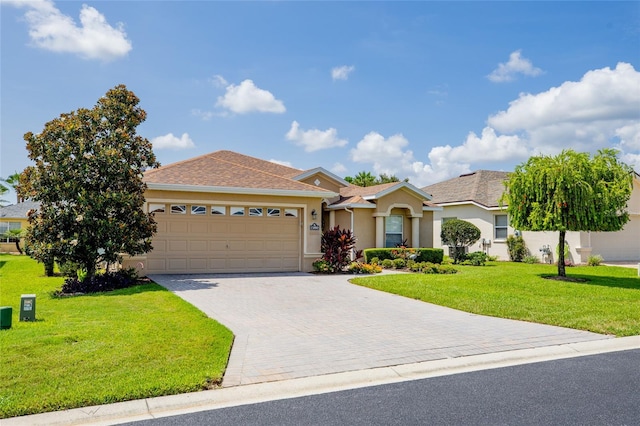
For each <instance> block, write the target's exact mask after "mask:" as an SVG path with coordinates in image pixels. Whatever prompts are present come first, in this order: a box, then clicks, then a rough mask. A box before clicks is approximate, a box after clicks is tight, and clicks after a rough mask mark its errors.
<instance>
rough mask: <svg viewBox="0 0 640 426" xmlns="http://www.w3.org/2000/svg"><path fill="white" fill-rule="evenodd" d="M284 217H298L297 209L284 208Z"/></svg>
mask: <svg viewBox="0 0 640 426" xmlns="http://www.w3.org/2000/svg"><path fill="white" fill-rule="evenodd" d="M284 215H285V217H298V209H284Z"/></svg>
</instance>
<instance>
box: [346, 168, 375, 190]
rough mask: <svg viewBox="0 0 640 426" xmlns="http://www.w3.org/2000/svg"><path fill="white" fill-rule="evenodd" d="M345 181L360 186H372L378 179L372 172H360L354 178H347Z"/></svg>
mask: <svg viewBox="0 0 640 426" xmlns="http://www.w3.org/2000/svg"><path fill="white" fill-rule="evenodd" d="M345 180H346V181H347V182H349V183H352V184H354V185H358V186H372V185H375V184H376V177H375V176H374V175H372V174H371V172H365V171H362V172H358V174H357V175H355V176H354V177H351V176H347V177H346V178H345Z"/></svg>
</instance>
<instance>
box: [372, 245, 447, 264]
mask: <svg viewBox="0 0 640 426" xmlns="http://www.w3.org/2000/svg"><path fill="white" fill-rule="evenodd" d="M402 250H403V249H402V248H369V249H365V250H364V261H365V262H366V263H372V261H373V259H374V258H376V257H377V258H378V260H379V261H383V260H385V259H392V260H393V259H395V258H396V257H398V256H394V252H396V253H401V252H402ZM407 251H411V252H410V255H409V256H411V254H415V258H414V259H413V260H415V261H416V262H433V263H442V259H443V257H444V250H442V249H440V248H409V249H407V248H405V249H404V253H407Z"/></svg>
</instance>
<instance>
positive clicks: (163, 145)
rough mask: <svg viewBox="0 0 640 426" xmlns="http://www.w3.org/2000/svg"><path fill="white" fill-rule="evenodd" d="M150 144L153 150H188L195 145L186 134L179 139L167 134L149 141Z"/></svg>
mask: <svg viewBox="0 0 640 426" xmlns="http://www.w3.org/2000/svg"><path fill="white" fill-rule="evenodd" d="M151 144H152V145H153V148H154V149H173V150H179V149H188V148H193V147H194V146H195V145H194V143H193V141H192V140H191V138H190V137H189V134H188V133H183V134H182V136H181V137H179V138H178V137H177V136H174V135H173V133H167V134H166V135H164V136H158V137H156V138H153V139H151Z"/></svg>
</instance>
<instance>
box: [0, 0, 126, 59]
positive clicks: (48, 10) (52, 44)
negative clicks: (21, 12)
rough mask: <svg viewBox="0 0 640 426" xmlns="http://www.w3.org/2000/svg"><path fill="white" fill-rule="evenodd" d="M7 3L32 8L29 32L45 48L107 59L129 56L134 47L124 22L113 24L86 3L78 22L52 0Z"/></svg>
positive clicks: (26, 0) (27, 17)
mask: <svg viewBox="0 0 640 426" xmlns="http://www.w3.org/2000/svg"><path fill="white" fill-rule="evenodd" d="M3 3H6V4H10V5H14V6H16V7H26V8H27V9H28V10H27V12H26V13H25V20H26V22H27V24H28V25H29V36H30V38H31V41H32V42H33V44H34V45H35V46H37V47H40V48H42V49H45V50H50V51H53V52H60V53H74V54H77V55H79V56H81V57H82V58H85V59H99V60H103V61H110V60H114V59H117V58H120V57H123V56H126V55H127V53H129V51H131V49H132V45H131V41H129V40H128V39H127V34H126V32H125V30H124V24H122V23H118V24H116V25H115V27H114V26H111V25H110V24H109V23H108V22H107V20H106V18H105V16H104V15H103V14H102V13H100V12H99V11H98V10H97V9H95V8H94V7H91V6H87V5H86V4H83V5H82V8H81V9H80V25H78V24H77V23H76V22H75V21H74V20H73V18H71V17H70V16H67V15H65V14H63V13H62V12H61V11H60V10H59V9H58V8H57V7H56V6H55V4H54V2H53V1H51V0H10V1H3Z"/></svg>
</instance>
